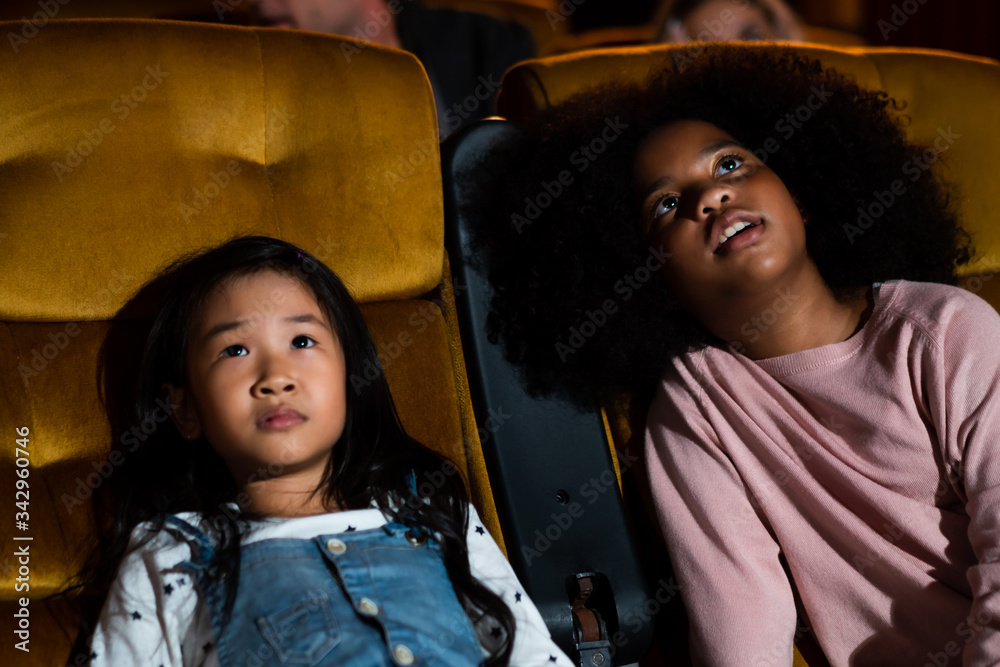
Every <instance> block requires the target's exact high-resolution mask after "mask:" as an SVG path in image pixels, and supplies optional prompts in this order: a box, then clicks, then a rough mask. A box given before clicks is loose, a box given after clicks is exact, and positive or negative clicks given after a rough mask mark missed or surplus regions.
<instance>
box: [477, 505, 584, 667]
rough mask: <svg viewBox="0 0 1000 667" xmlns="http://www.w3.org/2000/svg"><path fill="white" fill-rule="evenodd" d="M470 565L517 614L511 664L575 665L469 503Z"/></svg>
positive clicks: (519, 666)
mask: <svg viewBox="0 0 1000 667" xmlns="http://www.w3.org/2000/svg"><path fill="white" fill-rule="evenodd" d="M466 539H467V540H468V544H469V566H470V568H471V570H472V575H473V576H474V577H476V578H477V579H478V580H479V581H481V582H482V583H483V584H484V585H485V586H487V587H488V588H489V589H490V590H492V591H493V592H494V593H496V594H497V595H499V596H500V597H501V598H502V599H503V601H504V602H505V603H507V606H508V607H510V610H511V612H513V614H514V621H515V624H516V626H515V629H514V647H513V650H512V652H511V654H510V664H511V665H512V667H513V666H515V665H516V666H517V667H522V666H523V667H532V666H534V665H537V666H538V667H542V666H545V667H553V666H555V665H560V666H562V667H571V666H572V665H573V662H572V661H571V660H570V659H569V658H568V657H567V656H566V654H565V653H563V651H562V649H560V648H559V647H558V646H557V645H556V643H555V642H554V641H552V637H551V636H550V635H549V629H548V628H547V627H545V622H544V621H543V620H542V615H541V614H540V613H538V608H537V607H535V604H534V603H533V602H532V601H531V599H530V598H529V597H528V594H527V593H525V592H524V589H523V588H522V587H521V583H520V582H519V581H518V580H517V576H516V575H515V574H514V570H513V569H512V568H511V566H510V563H508V562H507V559H506V557H504V555H503V552H502V551H500V547H498V546H497V543H496V542H494V541H493V538H492V537H491V536H490V533H489V531H487V530H486V528H485V526H483V522H482V521H481V520H480V518H479V514H478V513H477V512H476V508H475V507H473V506H472V505H469V532H468V535H467V537H466Z"/></svg>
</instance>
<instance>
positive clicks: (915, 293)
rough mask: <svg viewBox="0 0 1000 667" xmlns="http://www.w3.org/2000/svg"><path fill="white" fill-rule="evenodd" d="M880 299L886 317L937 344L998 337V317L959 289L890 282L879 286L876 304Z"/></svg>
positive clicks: (973, 295) (999, 321)
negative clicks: (905, 323)
mask: <svg viewBox="0 0 1000 667" xmlns="http://www.w3.org/2000/svg"><path fill="white" fill-rule="evenodd" d="M883 299H884V300H885V311H886V312H887V313H888V314H890V315H891V316H892V317H896V318H902V319H905V320H907V321H909V322H910V323H912V324H913V325H915V326H917V327H919V328H920V329H921V330H922V331H923V332H924V333H925V334H926V335H927V336H928V337H929V338H930V339H931V340H932V341H934V342H936V343H938V344H942V343H943V342H944V340H945V338H947V337H953V336H955V335H965V334H968V335H972V336H976V337H979V336H983V335H990V334H992V333H994V332H997V333H1000V314H998V313H997V311H996V310H995V309H994V308H993V306H991V305H990V304H989V303H988V302H986V301H985V300H984V299H982V298H981V297H979V296H978V295H977V294H974V293H973V292H971V291H969V290H966V289H963V288H961V287H956V286H954V285H944V284H941V283H924V282H911V281H907V280H893V281H889V282H886V283H885V284H883V285H882V286H881V288H880V294H879V300H880V301H881V300H883Z"/></svg>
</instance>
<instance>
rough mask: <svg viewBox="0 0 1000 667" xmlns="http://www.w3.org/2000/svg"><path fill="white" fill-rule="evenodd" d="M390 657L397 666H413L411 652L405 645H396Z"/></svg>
mask: <svg viewBox="0 0 1000 667" xmlns="http://www.w3.org/2000/svg"><path fill="white" fill-rule="evenodd" d="M392 657H393V658H394V659H395V660H396V664H398V665H404V666H405V665H412V664H413V651H411V650H410V648H409V647H408V646H407V645H406V644H396V648H394V649H392Z"/></svg>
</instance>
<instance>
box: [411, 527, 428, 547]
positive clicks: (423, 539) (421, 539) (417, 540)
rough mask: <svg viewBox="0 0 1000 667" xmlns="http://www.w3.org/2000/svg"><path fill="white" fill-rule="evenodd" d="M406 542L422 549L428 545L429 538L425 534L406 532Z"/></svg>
mask: <svg viewBox="0 0 1000 667" xmlns="http://www.w3.org/2000/svg"><path fill="white" fill-rule="evenodd" d="M406 541H407V542H409V543H410V544H412V545H413V546H415V547H422V546H424V545H425V544H427V536H426V535H425V534H424V533H423V532H419V533H417V532H414V531H412V530H408V531H406Z"/></svg>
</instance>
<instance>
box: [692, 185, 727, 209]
mask: <svg viewBox="0 0 1000 667" xmlns="http://www.w3.org/2000/svg"><path fill="white" fill-rule="evenodd" d="M728 201H729V193H728V192H726V191H725V190H724V189H723V188H710V189H708V190H706V191H705V192H703V193H702V196H701V199H700V200H699V202H698V205H699V206H701V214H702V215H708V214H709V213H712V212H715V213H718V212H719V209H720V208H722V205H723V204H725V203H727V202H728Z"/></svg>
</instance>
